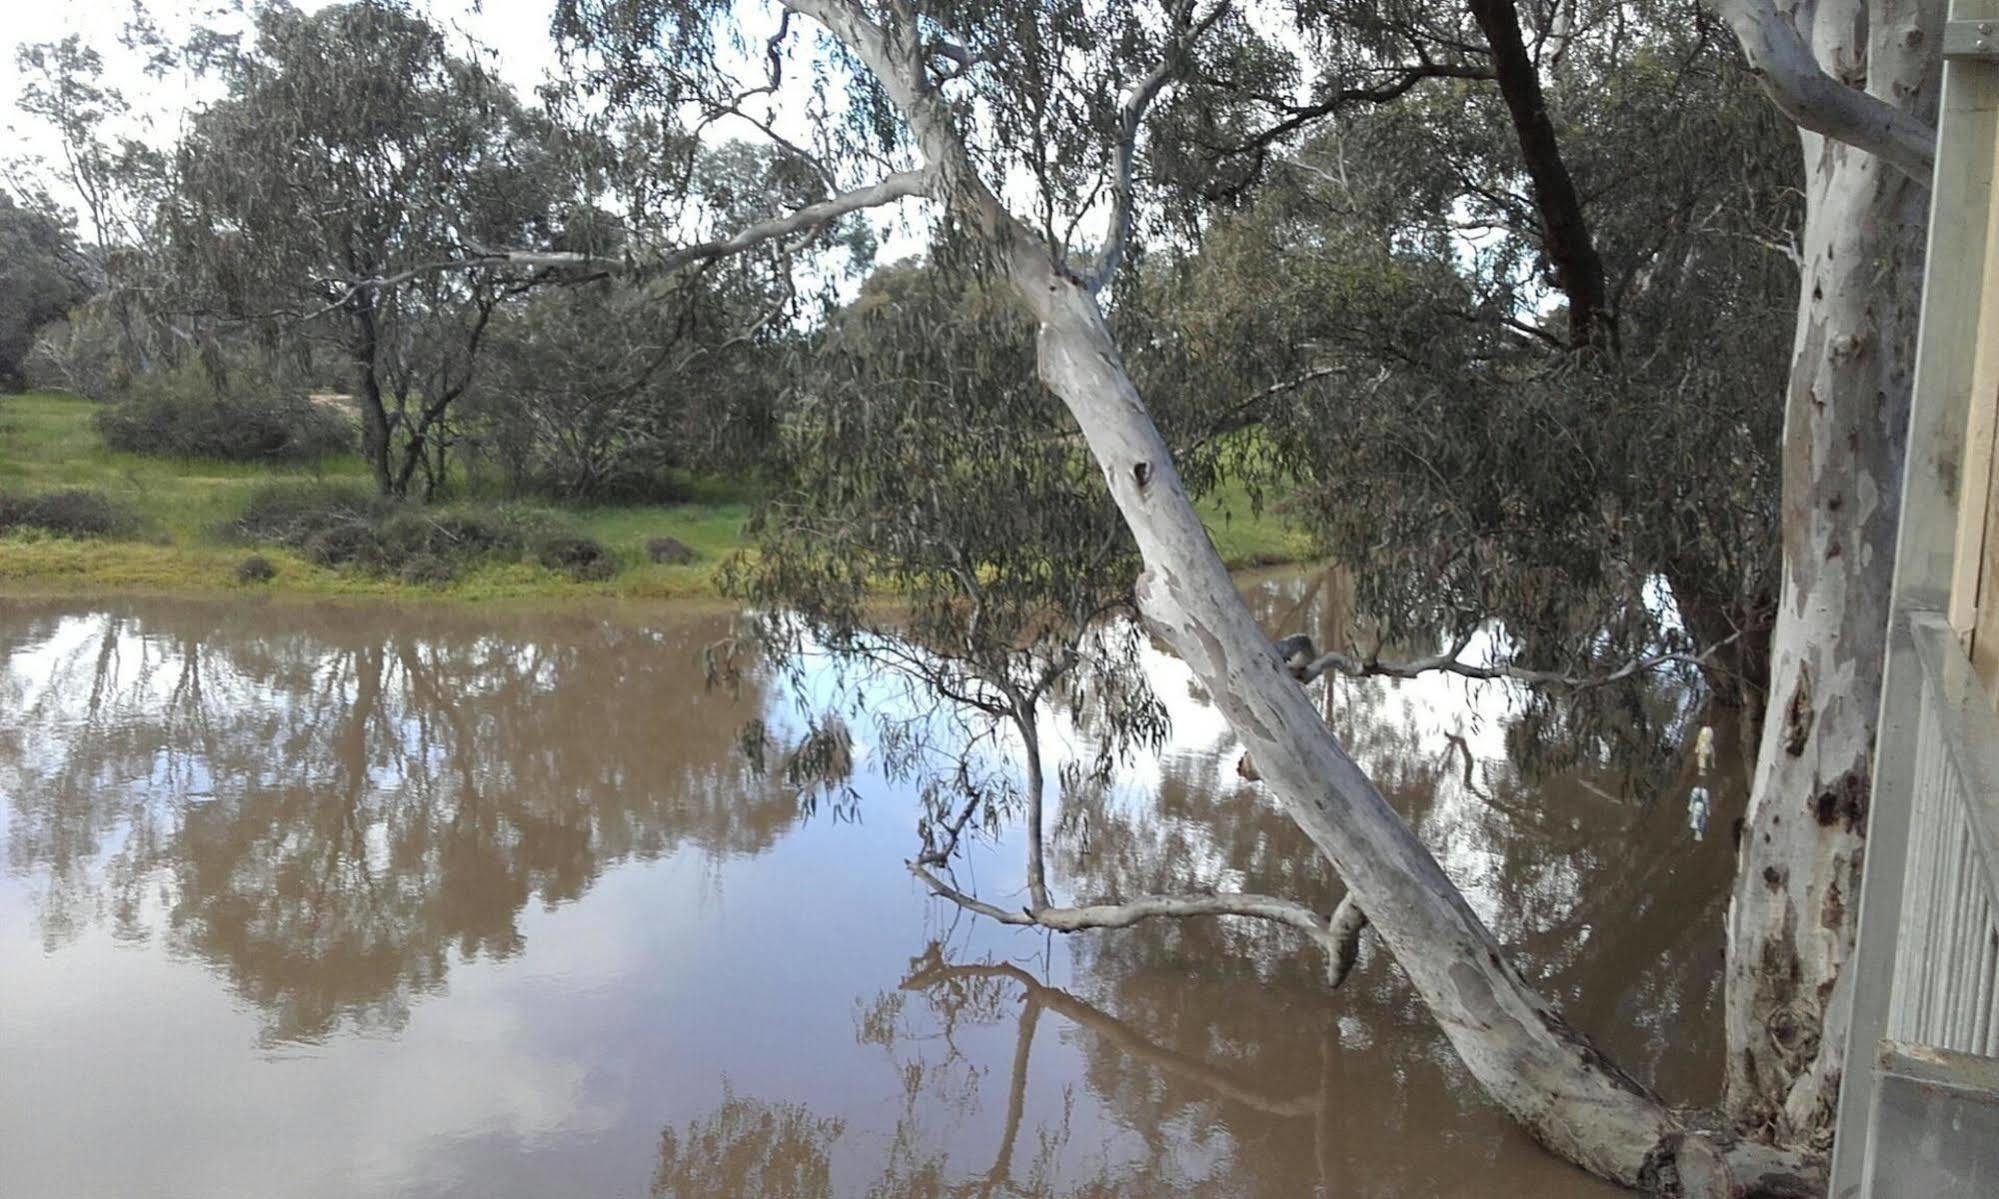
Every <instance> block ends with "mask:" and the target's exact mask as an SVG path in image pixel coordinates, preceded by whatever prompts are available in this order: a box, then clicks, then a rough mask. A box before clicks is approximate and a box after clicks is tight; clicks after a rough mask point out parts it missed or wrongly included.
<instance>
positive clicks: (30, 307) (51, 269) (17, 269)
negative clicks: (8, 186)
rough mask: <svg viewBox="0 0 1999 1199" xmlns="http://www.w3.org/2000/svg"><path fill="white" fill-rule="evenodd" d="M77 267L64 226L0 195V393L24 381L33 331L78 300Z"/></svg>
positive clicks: (80, 294)
mask: <svg viewBox="0 0 1999 1199" xmlns="http://www.w3.org/2000/svg"><path fill="white" fill-rule="evenodd" d="M81 265H82V264H81V262H80V260H79V258H78V255H77V248H76V240H75V237H74V236H73V234H72V232H71V230H70V229H69V227H68V226H67V225H65V224H64V223H63V222H62V221H61V220H60V219H58V218H57V217H55V216H53V215H50V214H49V213H48V211H47V210H46V209H44V208H41V207H39V206H37V207H35V208H26V207H23V206H21V205H20V204H17V203H16V202H15V201H14V197H12V196H11V195H9V194H7V193H6V192H5V191H0V391H14V390H18V389H20V388H21V387H22V386H23V385H24V384H25V383H26V381H27V377H26V367H27V360H28V352H29V350H30V349H31V348H32V347H33V345H34V339H35V335H36V333H37V332H39V331H40V329H41V328H42V326H44V325H47V324H50V323H52V322H54V321H57V320H59V319H61V318H62V317H63V316H64V315H65V314H66V313H68V311H69V310H70V308H71V307H73V306H74V305H76V304H78V303H80V302H81V301H82V300H83V298H84V294H85V292H84V282H83V280H82V278H81V277H80V276H81V269H80V268H81Z"/></svg>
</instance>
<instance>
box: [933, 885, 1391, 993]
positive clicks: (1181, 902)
mask: <svg viewBox="0 0 1999 1199" xmlns="http://www.w3.org/2000/svg"><path fill="white" fill-rule="evenodd" d="M907 865H908V867H909V872H910V873H911V874H913V875H915V876H916V877H917V878H919V879H922V880H923V882H924V884H925V885H927V886H928V887H929V888H930V890H931V892H932V893H933V894H935V895H937V896H939V897H940V898H943V899H948V900H950V901H951V902H952V903H955V904H957V905H958V906H959V907H961V908H964V909H965V910H966V911H968V912H972V913H975V914H977V915H980V916H985V917H988V918H990V919H993V920H997V921H999V922H1000V923H1001V924H1011V925H1015V926H1018V927H1023V928H1045V929H1050V930H1052V931H1054V932H1058V933H1073V932H1081V931H1083V930H1084V929H1093V928H1130V927H1131V926H1132V925H1134V924H1139V923H1142V922H1143V921H1146V920H1152V919H1155V918H1158V917H1171V918H1173V919H1178V920H1184V919H1188V918H1190V917H1194V916H1246V917H1249V918H1251V919H1255V920H1268V921H1270V922H1272V923H1274V924H1283V925H1287V926H1289V927H1291V928H1295V929H1297V930H1298V931H1299V932H1302V933H1304V934H1305V935H1306V936H1308V937H1310V938H1311V939H1312V940H1313V941H1314V942H1315V943H1317V944H1318V946H1319V947H1320V948H1321V949H1323V950H1325V951H1326V954H1327V956H1328V957H1329V958H1330V959H1331V960H1330V963H1329V965H1328V967H1327V971H1326V977H1327V980H1328V981H1329V982H1330V983H1331V984H1332V985H1333V986H1335V987H1337V986H1339V985H1340V984H1341V983H1343V982H1345V981H1346V977H1347V975H1348V974H1349V973H1350V972H1351V971H1352V969H1353V964H1354V961H1355V959H1356V958H1357V957H1358V956H1359V953H1360V934H1361V930H1363V929H1364V928H1366V927H1367V917H1366V916H1364V915H1362V914H1361V911H1360V908H1359V906H1357V905H1356V904H1354V902H1353V901H1352V899H1351V897H1349V898H1348V899H1347V900H1345V901H1343V902H1342V903H1341V904H1340V906H1339V908H1338V909H1336V910H1335V911H1334V913H1333V916H1332V918H1331V919H1330V920H1329V919H1326V918H1324V917H1322V916H1320V915H1319V914H1318V913H1317V912H1314V911H1313V910H1312V909H1311V908H1308V907H1306V906H1305V905H1304V904H1302V903H1298V902H1296V901H1294V900H1289V899H1281V898H1279V897H1277V896H1275V895H1250V894H1242V893H1234V894H1230V893H1221V894H1215V895H1141V896H1139V897H1138V898H1136V899H1129V900H1125V901H1124V902H1122V903H1093V904H1085V905H1083V906H1081V907H1061V906H1056V905H1053V904H1045V905H1042V906H1040V907H1021V908H1003V907H999V906H997V905H995V904H991V903H987V902H986V901H985V900H983V899H980V898H978V897H977V896H975V895H971V894H969V893H967V892H964V891H961V890H959V889H958V888H956V887H954V886H952V885H951V884H950V883H947V882H945V881H944V880H943V879H941V878H939V877H938V876H937V875H936V874H934V873H932V872H931V871H930V870H929V869H928V868H927V867H925V866H924V865H923V864H922V863H920V862H910V863H907Z"/></svg>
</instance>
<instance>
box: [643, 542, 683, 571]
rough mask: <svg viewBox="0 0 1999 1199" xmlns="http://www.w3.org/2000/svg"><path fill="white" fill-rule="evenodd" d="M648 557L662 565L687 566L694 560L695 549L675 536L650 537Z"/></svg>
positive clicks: (647, 544)
mask: <svg viewBox="0 0 1999 1199" xmlns="http://www.w3.org/2000/svg"><path fill="white" fill-rule="evenodd" d="M646 557H648V558H651V559H652V560H653V561H654V562H657V563H659V564H660V565H662V566H685V565H687V564H688V563H689V562H692V561H694V557H695V555H694V551H693V550H691V549H689V548H688V547H687V545H686V543H684V542H682V541H680V540H679V539H678V538H674V537H648V538H647V539H646Z"/></svg>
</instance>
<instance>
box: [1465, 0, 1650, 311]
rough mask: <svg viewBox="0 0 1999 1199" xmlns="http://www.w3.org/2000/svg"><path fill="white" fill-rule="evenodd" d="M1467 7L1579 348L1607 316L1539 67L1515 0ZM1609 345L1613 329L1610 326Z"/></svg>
mask: <svg viewBox="0 0 1999 1199" xmlns="http://www.w3.org/2000/svg"><path fill="white" fill-rule="evenodd" d="M1470 3H1471V12H1472V17H1473V19H1474V20H1476V21H1477V22H1478V27H1479V29H1480V31H1481V32H1483V33H1484V34H1485V40H1486V44H1487V45H1488V46H1489V47H1491V51H1492V66H1493V74H1494V75H1495V76H1496V77H1497V78H1498V81H1499V94H1500V97H1501V98H1502V99H1504V100H1505V101H1506V111H1507V113H1508V115H1510V116H1511V117H1512V119H1513V133H1514V137H1515V139H1516V140H1517V141H1518V142H1519V144H1520V156H1521V158H1522V159H1523V160H1524V161H1525V162H1526V165H1527V177H1528V178H1529V179H1530V180H1532V181H1533V184H1534V206H1535V208H1536V209H1538V210H1539V212H1540V214H1541V245H1542V248H1543V249H1544V250H1545V251H1546V252H1547V255H1548V261H1549V262H1550V263H1551V264H1553V266H1554V268H1555V282H1556V284H1557V285H1558V286H1560V287H1561V289H1562V291H1563V292H1564V293H1565V294H1566V295H1567V296H1568V298H1569V341H1570V343H1571V345H1572V346H1575V347H1578V348H1579V347H1582V346H1585V345H1589V344H1590V343H1591V342H1592V341H1594V340H1596V330H1597V326H1598V324H1599V323H1600V322H1604V321H1608V320H1609V309H1610V303H1609V298H1608V292H1607V289H1606V285H1605V283H1604V271H1603V258H1602V257H1601V256H1600V255H1599V254H1598V253H1597V251H1596V243H1595V241H1594V240H1593V239H1592V238H1591V237H1590V228H1589V221H1588V220H1587V218H1585V217H1584V215H1583V202H1582V197H1581V196H1580V195H1578V194H1577V193H1576V184H1575V179H1574V178H1573V177H1572V176H1571V175H1570V174H1569V166H1568V163H1567V161H1565V160H1564V159H1563V157H1562V146H1561V142H1560V140H1559V139H1558V138H1557V137H1556V136H1555V125H1554V122H1553V121H1551V120H1549V119H1548V105H1547V101H1546V98H1545V97H1544V96H1543V95H1542V93H1541V72H1540V70H1539V69H1538V68H1537V67H1536V66H1535V65H1534V59H1533V56H1532V55H1530V54H1529V53H1528V51H1527V46H1526V43H1525V42H1524V41H1523V40H1522V39H1521V34H1520V10H1519V8H1518V7H1516V0H1470ZM1609 332H1610V340H1611V342H1612V343H1613V344H1615V342H1616V340H1617V329H1616V326H1615V325H1614V324H1612V325H1611V327H1610V329H1609Z"/></svg>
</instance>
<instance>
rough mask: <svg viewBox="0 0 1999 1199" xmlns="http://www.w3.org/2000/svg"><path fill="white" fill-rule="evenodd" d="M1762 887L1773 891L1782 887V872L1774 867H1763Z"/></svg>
mask: <svg viewBox="0 0 1999 1199" xmlns="http://www.w3.org/2000/svg"><path fill="white" fill-rule="evenodd" d="M1763 885H1764V886H1767V887H1769V888H1770V889H1771V890H1772V891H1775V890H1776V889H1777V888H1779V887H1781V886H1783V885H1784V872H1783V871H1782V870H1780V869H1778V868H1777V867H1775V866H1765V867H1764V868H1763Z"/></svg>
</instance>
